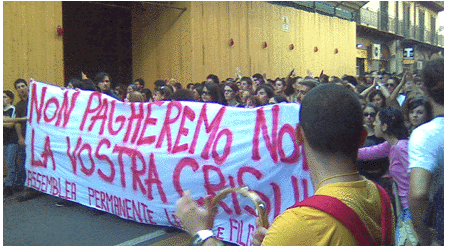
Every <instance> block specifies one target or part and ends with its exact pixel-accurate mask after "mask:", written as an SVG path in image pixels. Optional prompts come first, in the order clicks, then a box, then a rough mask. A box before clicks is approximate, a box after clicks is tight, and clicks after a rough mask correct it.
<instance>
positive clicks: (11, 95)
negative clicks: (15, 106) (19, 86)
mask: <svg viewBox="0 0 450 247" xmlns="http://www.w3.org/2000/svg"><path fill="white" fill-rule="evenodd" d="M3 93H4V94H6V95H7V96H8V97H9V98H11V102H14V93H13V92H11V91H9V90H5V91H3Z"/></svg>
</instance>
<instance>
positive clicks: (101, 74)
mask: <svg viewBox="0 0 450 247" xmlns="http://www.w3.org/2000/svg"><path fill="white" fill-rule="evenodd" d="M106 76H107V77H108V78H109V80H110V83H111V85H113V83H112V78H111V76H110V75H109V74H108V73H106V72H99V73H97V74H96V75H95V77H94V82H95V84H98V83H99V82H101V81H103V79H104V78H105V77H106Z"/></svg>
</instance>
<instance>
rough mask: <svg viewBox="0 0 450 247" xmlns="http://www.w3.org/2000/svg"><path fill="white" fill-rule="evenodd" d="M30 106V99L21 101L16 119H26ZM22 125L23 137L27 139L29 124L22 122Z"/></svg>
mask: <svg viewBox="0 0 450 247" xmlns="http://www.w3.org/2000/svg"><path fill="white" fill-rule="evenodd" d="M27 106H28V98H27V99H26V100H21V101H20V102H19V103H17V104H16V118H21V117H26V116H27V112H28V109H27ZM20 124H21V125H22V134H23V137H24V138H25V135H26V133H27V132H26V130H27V122H26V121H22V122H20Z"/></svg>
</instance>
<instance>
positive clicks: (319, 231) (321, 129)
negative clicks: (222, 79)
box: [175, 84, 394, 246]
mask: <svg viewBox="0 0 450 247" xmlns="http://www.w3.org/2000/svg"><path fill="white" fill-rule="evenodd" d="M300 119H301V121H300V123H299V124H297V130H296V136H297V138H296V139H297V142H298V143H299V144H302V145H303V148H304V152H305V155H306V158H307V160H308V166H309V169H310V172H311V177H312V181H313V184H314V187H315V193H314V196H313V197H310V198H309V199H306V200H304V201H303V202H301V203H300V204H296V205H294V206H293V207H291V208H288V209H287V210H286V211H284V212H283V213H281V214H280V215H278V216H277V218H276V219H275V220H274V222H273V224H272V225H271V226H270V227H269V228H268V229H265V228H263V227H261V226H259V227H258V228H257V229H256V230H255V232H254V234H253V244H254V245H260V244H262V245H272V246H273V245H285V246H292V245H363V244H368V245H377V244H383V245H390V244H393V243H394V235H393V231H392V229H393V228H394V221H393V215H392V205H391V203H390V200H389V196H388V195H387V193H386V191H385V190H384V189H383V188H380V187H379V186H378V185H376V184H375V183H374V182H372V181H370V180H367V179H365V178H364V177H362V176H360V175H359V173H358V171H357V168H356V160H357V154H358V148H359V147H360V146H362V144H363V143H364V140H365V137H366V132H365V130H364V126H363V114H362V109H361V106H360V104H359V100H358V97H357V95H355V94H354V93H353V92H352V91H350V90H348V89H347V88H345V87H343V86H340V85H335V84H325V85H320V86H316V87H314V88H313V89H311V91H309V92H308V94H307V95H306V96H305V98H304V99H303V100H302V108H301V110H300ZM311 198H313V199H311ZM321 198H322V199H321ZM323 198H325V199H323ZM320 200H322V201H321V202H319V201H320ZM329 201H332V202H333V203H331V204H327V203H328V202H329ZM207 202H208V200H207ZM306 202H307V204H305V203H306ZM324 205H325V206H324ZM317 208H320V209H317ZM327 209H328V210H327ZM175 215H176V216H177V217H178V219H179V220H180V222H181V223H182V225H183V226H184V228H185V230H186V231H187V232H188V233H189V234H191V235H192V236H194V240H195V241H194V243H195V244H197V245H202V244H204V245H218V244H221V242H220V241H219V240H217V239H215V238H214V237H213V236H214V234H213V233H212V230H211V229H208V228H207V227H206V226H207V225H208V224H207V220H208V218H207V215H208V212H207V210H206V209H204V208H203V207H200V206H199V205H198V204H197V202H196V201H195V200H194V199H193V198H191V196H190V193H189V191H185V192H184V194H183V196H182V198H180V199H179V200H178V202H177V211H176V213H175ZM257 222H258V221H257ZM358 232H359V233H360V234H357V233H358Z"/></svg>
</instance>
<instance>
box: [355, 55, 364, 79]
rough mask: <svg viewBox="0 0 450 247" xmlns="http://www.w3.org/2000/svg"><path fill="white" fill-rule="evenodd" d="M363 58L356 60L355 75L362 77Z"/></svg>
mask: <svg viewBox="0 0 450 247" xmlns="http://www.w3.org/2000/svg"><path fill="white" fill-rule="evenodd" d="M364 67H365V65H364V58H359V57H358V58H356V75H357V76H364Z"/></svg>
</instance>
